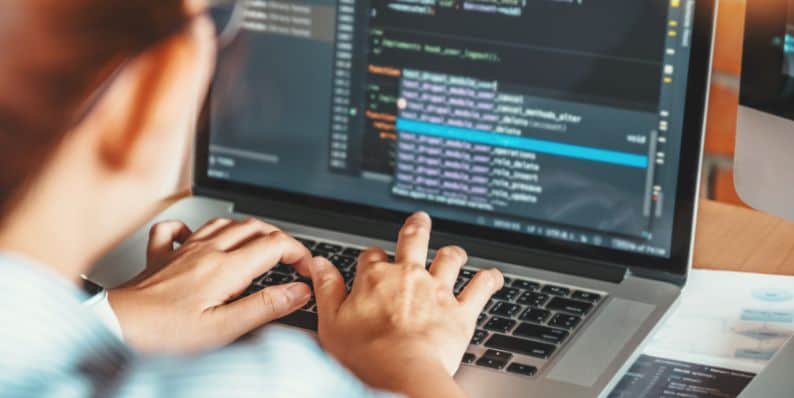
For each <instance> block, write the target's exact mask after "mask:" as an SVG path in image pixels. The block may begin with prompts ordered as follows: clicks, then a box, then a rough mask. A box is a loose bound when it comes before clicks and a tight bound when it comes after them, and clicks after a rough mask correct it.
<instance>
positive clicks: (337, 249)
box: [315, 242, 342, 253]
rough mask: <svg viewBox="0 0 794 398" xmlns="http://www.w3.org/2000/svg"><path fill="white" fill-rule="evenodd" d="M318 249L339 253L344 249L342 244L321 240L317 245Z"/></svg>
mask: <svg viewBox="0 0 794 398" xmlns="http://www.w3.org/2000/svg"><path fill="white" fill-rule="evenodd" d="M315 249H316V250H322V251H325V252H329V253H339V252H341V251H342V246H339V245H335V244H333V243H326V242H320V243H318V244H317V246H316V247H315Z"/></svg>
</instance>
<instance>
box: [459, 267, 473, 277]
mask: <svg viewBox="0 0 794 398" xmlns="http://www.w3.org/2000/svg"><path fill="white" fill-rule="evenodd" d="M476 273H477V271H475V270H471V269H466V268H464V269H462V270H460V276H462V277H464V278H469V279H471V278H473V277H474V274H476Z"/></svg>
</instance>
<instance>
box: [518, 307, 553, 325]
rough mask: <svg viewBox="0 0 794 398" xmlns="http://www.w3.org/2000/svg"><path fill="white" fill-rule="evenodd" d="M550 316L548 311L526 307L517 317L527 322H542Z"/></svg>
mask: <svg viewBox="0 0 794 398" xmlns="http://www.w3.org/2000/svg"><path fill="white" fill-rule="evenodd" d="M549 316H551V312H550V311H546V310H542V309H540V308H527V310H526V311H524V313H523V314H521V316H520V317H518V319H520V320H522V321H527V322H535V323H543V322H546V319H549Z"/></svg>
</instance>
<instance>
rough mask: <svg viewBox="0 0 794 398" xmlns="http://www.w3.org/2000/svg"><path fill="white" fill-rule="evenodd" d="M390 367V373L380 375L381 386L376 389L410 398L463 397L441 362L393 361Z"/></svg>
mask: <svg viewBox="0 0 794 398" xmlns="http://www.w3.org/2000/svg"><path fill="white" fill-rule="evenodd" d="M392 365H393V366H390V368H391V371H386V372H384V373H383V375H382V379H383V381H382V383H383V385H382V386H376V387H378V388H381V389H384V390H388V391H392V392H396V393H400V394H404V395H405V396H408V397H411V398H425V397H428V398H429V397H433V398H436V397H443V398H457V397H464V396H465V394H463V391H462V390H461V389H460V387H458V385H457V383H455V380H454V379H453V378H452V376H451V375H450V374H449V372H448V371H447V369H446V368H445V367H444V365H443V364H442V363H441V361H438V360H424V359H422V360H418V359H414V360H393V361H392ZM374 371H375V372H377V371H378V369H377V368H376V369H374Z"/></svg>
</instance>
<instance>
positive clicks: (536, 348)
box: [485, 334, 557, 359]
mask: <svg viewBox="0 0 794 398" xmlns="http://www.w3.org/2000/svg"><path fill="white" fill-rule="evenodd" d="M485 346H486V347H489V348H496V349H499V350H503V351H509V352H513V353H516V354H523V355H529V356H532V357H536V358H542V359H546V358H548V357H550V356H551V354H552V353H554V350H555V349H556V348H557V347H555V346H553V345H550V344H543V343H538V342H536V341H530V340H524V339H518V338H515V337H510V336H505V335H503V334H494V335H493V336H491V338H490V339H488V341H486V342H485Z"/></svg>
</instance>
